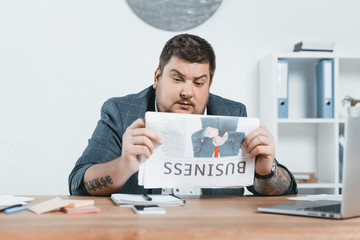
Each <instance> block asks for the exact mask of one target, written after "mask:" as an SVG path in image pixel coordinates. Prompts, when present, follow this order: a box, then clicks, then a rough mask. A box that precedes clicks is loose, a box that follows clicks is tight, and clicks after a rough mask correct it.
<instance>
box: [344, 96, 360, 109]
mask: <svg viewBox="0 0 360 240" xmlns="http://www.w3.org/2000/svg"><path fill="white" fill-rule="evenodd" d="M342 103H343V105H345V104H346V103H350V107H354V106H355V105H356V104H357V103H360V99H358V98H353V97H350V96H346V97H345V98H344V99H343V100H342Z"/></svg>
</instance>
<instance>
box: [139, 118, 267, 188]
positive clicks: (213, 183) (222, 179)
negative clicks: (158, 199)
mask: <svg viewBox="0 0 360 240" xmlns="http://www.w3.org/2000/svg"><path fill="white" fill-rule="evenodd" d="M145 122H146V127H147V128H149V129H151V130H153V131H155V132H156V133H157V134H158V135H159V136H160V137H161V139H162V144H161V145H155V149H154V152H153V153H152V155H151V156H150V158H148V159H146V158H145V157H144V156H141V161H140V166H139V173H138V182H139V185H143V186H144V188H174V187H206V188H219V187H233V186H249V185H252V184H253V181H254V168H255V158H250V157H249V154H247V153H246V151H242V150H243V149H242V148H241V143H242V141H243V139H244V138H245V137H246V135H247V134H248V133H249V132H251V131H252V130H254V129H256V128H257V127H259V124H260V121H259V119H257V118H244V117H228V116H209V115H197V114H179V113H163V112H146V114H145ZM216 147H217V148H216ZM215 152H217V153H218V154H219V155H218V157H216V156H215V155H216V154H217V153H215Z"/></svg>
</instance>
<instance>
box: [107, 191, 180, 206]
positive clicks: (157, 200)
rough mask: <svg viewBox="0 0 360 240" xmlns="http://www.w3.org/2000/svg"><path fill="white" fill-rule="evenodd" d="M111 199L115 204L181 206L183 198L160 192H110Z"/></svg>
mask: <svg viewBox="0 0 360 240" xmlns="http://www.w3.org/2000/svg"><path fill="white" fill-rule="evenodd" d="M111 199H112V200H113V201H114V203H115V204H117V205H160V206H181V205H184V204H185V203H186V201H185V200H183V199H181V198H179V197H176V196H173V195H161V194H149V195H143V194H122V193H114V194H111Z"/></svg>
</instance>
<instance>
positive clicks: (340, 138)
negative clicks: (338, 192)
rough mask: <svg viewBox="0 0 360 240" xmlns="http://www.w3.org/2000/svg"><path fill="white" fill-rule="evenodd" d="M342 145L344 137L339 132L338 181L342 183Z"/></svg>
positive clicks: (343, 145)
mask: <svg viewBox="0 0 360 240" xmlns="http://www.w3.org/2000/svg"><path fill="white" fill-rule="evenodd" d="M344 147H345V138H344V134H343V133H340V134H339V182H340V183H342V172H343V171H342V169H343V158H344Z"/></svg>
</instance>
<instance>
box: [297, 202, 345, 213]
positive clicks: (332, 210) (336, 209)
mask: <svg viewBox="0 0 360 240" xmlns="http://www.w3.org/2000/svg"><path fill="white" fill-rule="evenodd" d="M340 208H341V204H340V203H339V204H334V205H327V206H320V207H309V208H304V209H303V210H307V211H315V212H328V213H340Z"/></svg>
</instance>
